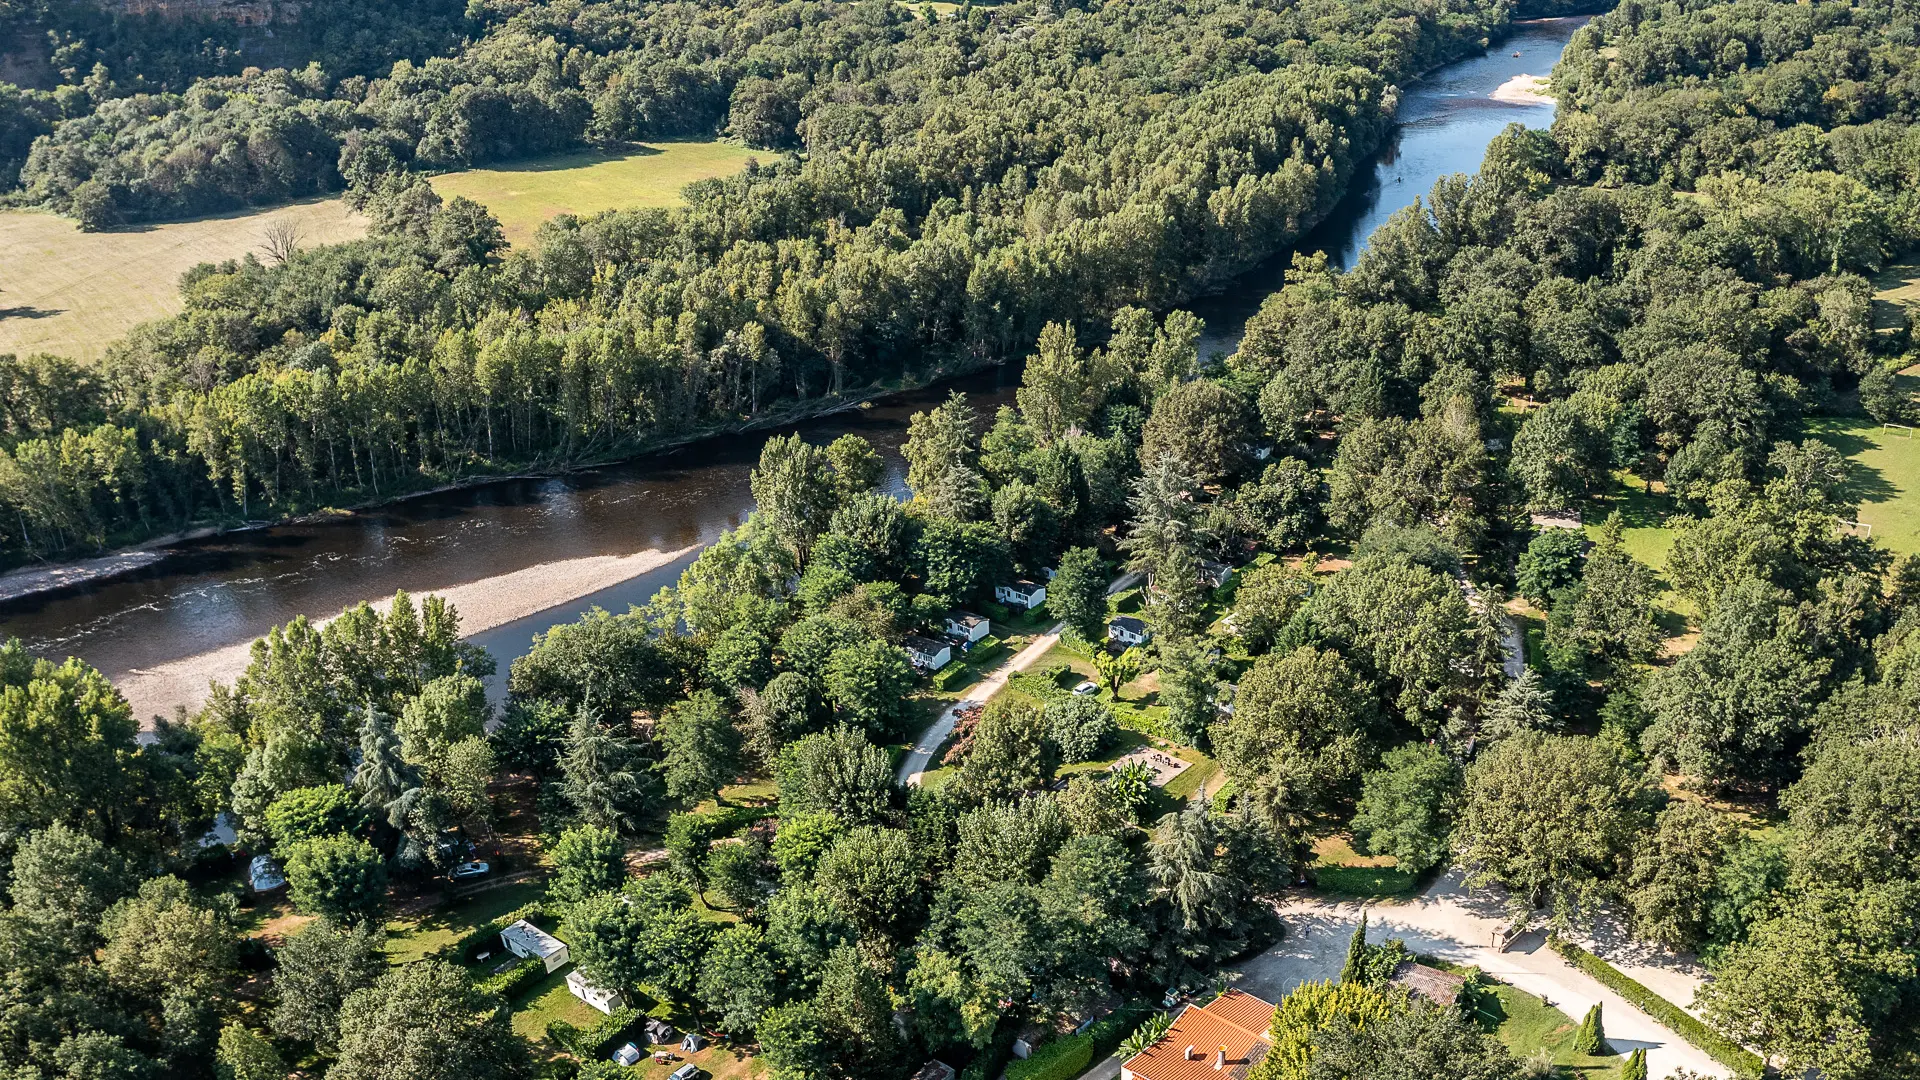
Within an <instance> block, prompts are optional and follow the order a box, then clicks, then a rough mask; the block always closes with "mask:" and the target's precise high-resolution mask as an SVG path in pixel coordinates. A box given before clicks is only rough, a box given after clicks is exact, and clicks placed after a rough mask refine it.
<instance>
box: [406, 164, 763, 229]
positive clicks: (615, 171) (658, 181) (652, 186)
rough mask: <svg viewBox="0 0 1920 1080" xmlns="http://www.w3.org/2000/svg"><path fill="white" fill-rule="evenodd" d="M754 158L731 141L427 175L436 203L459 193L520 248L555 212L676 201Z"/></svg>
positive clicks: (589, 211)
mask: <svg viewBox="0 0 1920 1080" xmlns="http://www.w3.org/2000/svg"><path fill="white" fill-rule="evenodd" d="M755 156H758V157H760V158H763V159H764V158H766V157H767V156H768V155H767V152H766V151H759V152H758V153H757V155H756V152H755V151H752V150H748V149H746V148H745V147H741V146H735V145H733V144H731V143H722V142H663V143H655V144H652V145H648V146H635V147H631V148H629V149H627V150H624V151H618V152H613V153H608V152H604V151H598V150H588V151H582V152H579V153H573V154H560V155H557V156H555V157H549V158H541V159H539V160H536V161H521V162H515V163H513V164H510V165H504V166H502V167H500V168H497V169H469V170H467V171H466V172H457V173H447V174H445V175H442V176H436V177H434V178H433V189H434V190H435V191H438V192H439V193H440V195H441V197H443V198H452V197H453V196H455V195H465V196H466V197H467V198H469V199H472V200H473V201H474V202H477V203H479V204H480V205H482V206H484V207H486V208H487V209H489V210H491V211H493V216H494V217H497V218H499V219H500V225H501V228H503V229H504V230H506V234H507V240H508V241H509V242H510V243H513V244H517V245H525V244H527V243H529V242H530V241H532V239H533V234H534V232H535V231H537V230H538V229H539V228H540V224H541V223H542V222H544V221H546V220H547V219H548V218H550V217H553V216H554V215H556V214H592V213H596V212H598V211H601V210H613V209H616V208H624V207H632V206H671V205H673V204H674V203H677V202H679V201H680V189H681V188H683V187H686V186H687V185H688V184H690V183H692V182H694V181H695V180H704V179H706V178H708V177H710V176H727V175H729V174H731V173H735V172H738V171H740V169H742V168H744V167H745V166H746V164H747V161H748V160H749V159H751V158H753V157H755Z"/></svg>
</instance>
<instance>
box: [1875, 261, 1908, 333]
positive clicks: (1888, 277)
mask: <svg viewBox="0 0 1920 1080" xmlns="http://www.w3.org/2000/svg"><path fill="white" fill-rule="evenodd" d="M1870 280H1871V281H1872V283H1873V288H1874V294H1873V326H1874V329H1876V330H1879V329H1883V328H1884V329H1891V328H1893V327H1896V326H1899V325H1900V320H1899V318H1898V315H1897V309H1900V308H1904V309H1906V314H1907V318H1908V319H1909V320H1911V321H1913V322H1920V260H1908V261H1906V262H1898V263H1894V264H1893V265H1892V266H1889V267H1887V268H1886V269H1884V270H1882V271H1880V272H1879V273H1877V274H1875V275H1873V277H1872V278H1871V279H1870Z"/></svg>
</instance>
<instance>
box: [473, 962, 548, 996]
mask: <svg viewBox="0 0 1920 1080" xmlns="http://www.w3.org/2000/svg"><path fill="white" fill-rule="evenodd" d="M546 974H547V965H546V963H545V962H544V961H541V960H536V959H534V958H533V957H531V956H529V957H526V958H525V959H523V960H521V961H520V962H519V963H517V964H515V965H513V966H512V967H510V968H508V969H507V970H505V971H502V972H500V973H499V974H497V975H488V976H487V977H486V978H484V979H477V980H475V981H474V984H473V985H474V989H476V990H479V991H480V992H481V993H483V994H499V995H500V996H501V997H503V998H506V999H507V1000H508V1001H512V1000H513V999H514V998H516V997H518V996H519V995H521V994H523V993H526V992H527V990H528V989H530V988H531V987H532V986H533V984H534V983H537V982H539V981H540V980H541V979H543V978H545V977H546Z"/></svg>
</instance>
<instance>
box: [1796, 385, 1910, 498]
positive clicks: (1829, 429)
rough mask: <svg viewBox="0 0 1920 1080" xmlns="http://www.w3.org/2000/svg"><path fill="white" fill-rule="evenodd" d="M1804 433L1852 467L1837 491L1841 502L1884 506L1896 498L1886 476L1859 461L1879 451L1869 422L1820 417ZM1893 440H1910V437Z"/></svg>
mask: <svg viewBox="0 0 1920 1080" xmlns="http://www.w3.org/2000/svg"><path fill="white" fill-rule="evenodd" d="M1915 381H1917V382H1920V380H1915ZM1806 430H1807V434H1809V435H1811V436H1813V437H1814V438H1816V439H1819V440H1820V441H1821V442H1823V443H1826V444H1827V445H1828V446H1831V447H1833V448H1834V449H1835V450H1837V451H1839V452H1840V454H1841V455H1842V456H1843V457H1846V458H1849V459H1851V464H1852V466H1853V467H1852V468H1851V469H1849V470H1848V474H1847V482H1846V483H1845V484H1843V485H1841V488H1840V495H1841V498H1842V499H1844V500H1846V501H1847V502H1852V503H1884V502H1892V501H1893V500H1894V499H1897V498H1899V497H1900V489H1899V488H1898V487H1897V486H1895V485H1894V483H1893V481H1891V480H1888V479H1887V475H1886V473H1884V472H1882V471H1881V470H1880V469H1879V468H1878V467H1876V466H1873V465H1868V464H1866V463H1865V462H1862V461H1861V460H1859V459H1860V455H1862V454H1864V453H1866V452H1867V451H1869V450H1878V449H1881V441H1880V439H1878V438H1875V437H1874V435H1873V432H1874V422H1873V421H1872V420H1868V419H1866V418H1864V417H1848V416H1834V417H1823V418H1820V419H1816V420H1812V421H1809V422H1808V424H1807V428H1806ZM1897 437H1899V438H1909V439H1910V438H1912V437H1913V436H1912V435H1910V434H1909V435H1903V436H1897Z"/></svg>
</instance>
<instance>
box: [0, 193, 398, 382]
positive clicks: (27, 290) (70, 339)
mask: <svg viewBox="0 0 1920 1080" xmlns="http://www.w3.org/2000/svg"><path fill="white" fill-rule="evenodd" d="M280 221H286V222H291V223H292V224H293V225H294V226H295V227H296V228H298V229H299V231H300V234H301V238H302V243H304V244H307V245H312V244H326V243H336V242H339V241H341V240H351V239H354V238H356V237H358V236H361V235H363V234H364V233H365V232H366V228H367V225H366V220H365V219H364V218H362V217H360V216H359V215H358V214H354V213H352V212H350V211H349V210H348V209H347V208H346V206H345V205H343V204H342V203H341V202H340V200H339V199H315V200H310V201H308V202H302V203H294V204H292V205H290V206H279V207H275V208H273V209H271V210H256V211H249V212H244V213H236V214H221V215H219V216H216V217H209V218H200V219H198V220H195V221H175V222H168V223H166V224H161V225H139V226H133V227H131V228H127V229H119V230H115V231H113V232H97V233H87V232H81V231H80V227H79V226H78V225H76V224H74V223H73V221H72V220H70V219H68V218H63V217H56V216H55V215H53V214H41V213H31V212H28V211H23V210H8V211H4V212H0V353H15V354H19V355H25V354H28V353H37V352H46V353H54V354H56V355H59V356H66V357H70V358H72V359H75V360H96V359H99V357H100V356H101V355H102V354H103V353H104V352H105V351H106V347H107V345H109V344H110V343H112V342H114V341H116V340H118V339H120V338H122V337H125V336H126V333H127V331H129V330H131V329H133V328H134V327H135V326H137V325H139V324H140V323H143V322H146V321H147V320H149V319H157V318H161V317H162V316H166V315H171V314H173V313H174V312H176V311H179V310H180V275H181V274H183V273H186V272H187V271H188V270H191V269H193V267H195V266H197V265H199V264H200V263H203V262H221V261H224V260H227V259H237V258H240V257H242V256H244V255H246V254H247V253H248V252H250V251H251V252H256V253H257V252H261V251H263V250H264V249H265V247H266V231H267V228H268V226H270V225H272V224H274V223H275V222H280Z"/></svg>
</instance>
